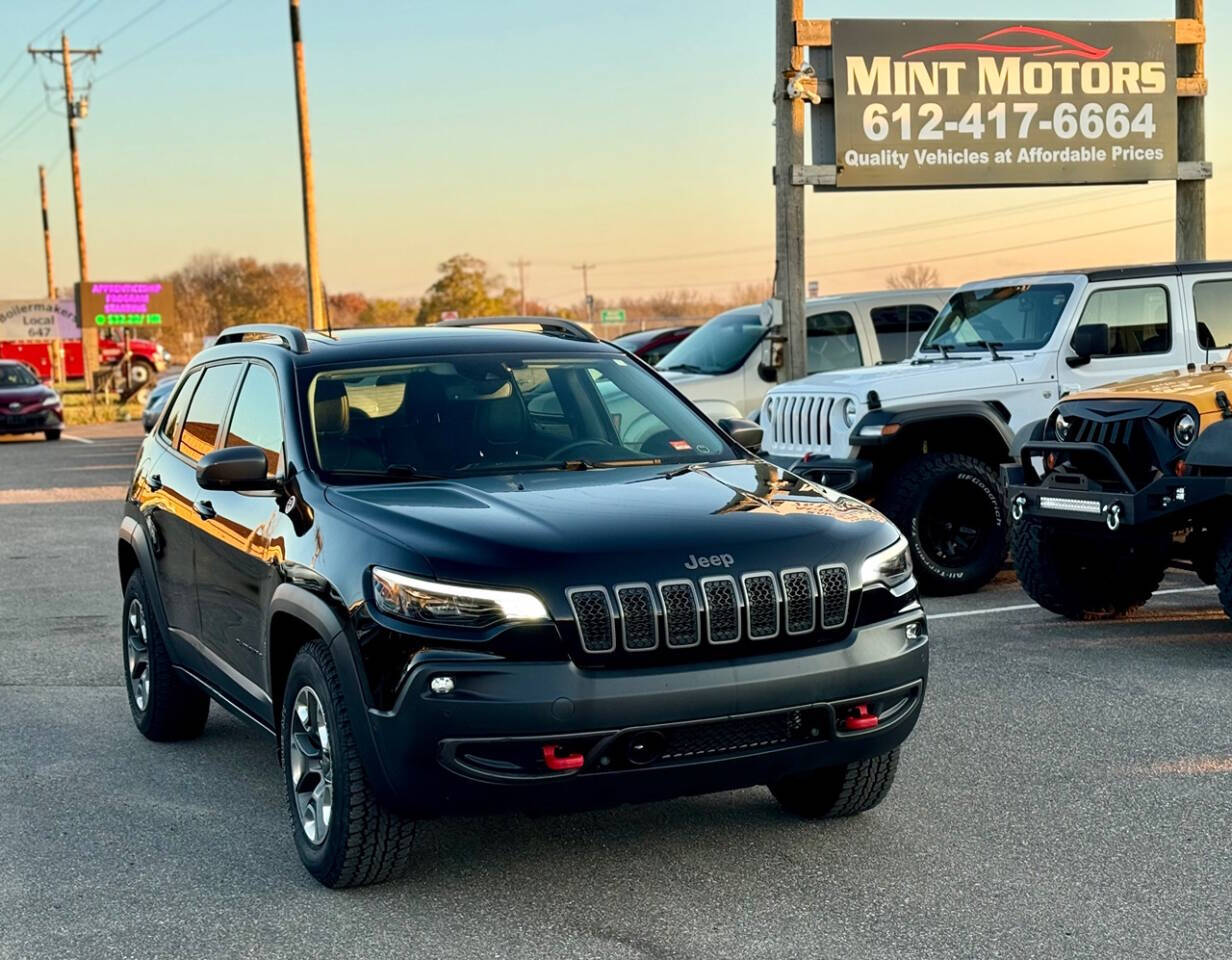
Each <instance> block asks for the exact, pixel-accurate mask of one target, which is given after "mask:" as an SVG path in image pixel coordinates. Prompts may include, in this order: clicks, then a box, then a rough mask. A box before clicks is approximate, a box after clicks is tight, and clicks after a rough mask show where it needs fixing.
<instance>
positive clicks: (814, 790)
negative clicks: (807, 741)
mask: <svg viewBox="0 0 1232 960" xmlns="http://www.w3.org/2000/svg"><path fill="white" fill-rule="evenodd" d="M900 750H901V748H899V747H895V748H894V749H893V750H891V751H890V752H889V753H883V754H881V755H880V756H877V757H869V758H868V759H866V760H857V761H856V762H854V763H846V764H842V765H840V766H837V767H823V768H822V769H820V770H810V771H809V772H807V773H798V774H795V775H793V776H790V777H784V778H783V779H782V780H780V781H778V782H777V783H772V784H770V792H771V793H773V794H774V798H775V799H776V800H778V802H779V805H780V806H782V807H783V809H784V810H786V811H788V812H789V813H794V814H796V816H799V817H804V818H805V819H807V820H829V819H833V818H835V817H850V816H854V815H855V814H857V813H863V812H864V811H865V810H871V809H872V808H873V807H875V806H877V804H879V803H881V801H882V800H884V799H885V798H886V795H887V794H889V792H890V787H892V786H893V785H894V774H895V772H896V771H897V770H898V757H899V753H900Z"/></svg>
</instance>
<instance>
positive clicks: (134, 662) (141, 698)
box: [124, 599, 150, 713]
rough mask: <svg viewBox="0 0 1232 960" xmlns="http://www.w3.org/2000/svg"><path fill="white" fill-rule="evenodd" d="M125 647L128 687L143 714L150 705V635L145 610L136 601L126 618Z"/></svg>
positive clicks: (135, 600)
mask: <svg viewBox="0 0 1232 960" xmlns="http://www.w3.org/2000/svg"><path fill="white" fill-rule="evenodd" d="M124 646H125V651H126V657H125V660H126V663H127V667H128V686H129V689H130V690H132V692H133V702H134V703H136V704H137V709H138V710H140V711H141V712H142V713H144V712H145V709H146V707H148V706H149V704H150V633H149V627H148V626H147V624H146V619H145V608H144V607H143V606H142V605H141V601H140V600H137V599H134V600H133V601H132V602H131V603H129V605H128V614H127V615H126V616H125V618H124Z"/></svg>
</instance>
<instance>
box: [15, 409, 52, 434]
mask: <svg viewBox="0 0 1232 960" xmlns="http://www.w3.org/2000/svg"><path fill="white" fill-rule="evenodd" d="M63 426H64V421H63V420H62V419H61V418H60V414H59V413H57V412H56V411H55V410H54V409H52V408H50V407H39V408H38V409H36V410H34V411H33V412H25V413H3V412H0V433H2V434H15V433H41V432H42V431H44V430H59V429H61V428H62V427H63Z"/></svg>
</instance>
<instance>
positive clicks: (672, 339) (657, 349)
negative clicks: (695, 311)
mask: <svg viewBox="0 0 1232 960" xmlns="http://www.w3.org/2000/svg"><path fill="white" fill-rule="evenodd" d="M696 329H697V327H658V328H656V329H653V330H638V331H636V332H635V333H626V334H625V335H624V336H623V337H617V338H616V339H615V340H613V341H612V343H614V344H616V346H618V347H620V348H621V349H622V350H628V351H629V352H630V353H632V354H635V355H636V356H639V357H641V358H642V359H643V360H645V361H646V362H647V363H648V364H650V365H651V366H652V367H653V366H654V365H655V364H656V363H658V362H659V361H660V360H662V359H663V358H664V357H666V356H667V355H668V354H669V353H671V352H672V350H673V348H675V346H676V344H678V343H679V342H680V341H681V340H684V339H685V338H686V337H688V336H689V334H691V333H692V332H693V331H694V330H696Z"/></svg>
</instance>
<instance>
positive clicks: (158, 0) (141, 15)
mask: <svg viewBox="0 0 1232 960" xmlns="http://www.w3.org/2000/svg"><path fill="white" fill-rule="evenodd" d="M166 2H167V0H154V2H153V3H151V4H150V5H149V6H148V7H146V8H145V9H144V10H142V11H141V12H140V13H139V14H137V15H136V16H135V17H133V18H132V19H131V20H129V21H127V22H126V23H125V24H124V25H123V26H121V27H117V28H116V29H115V30H113V31H111V33H109V34H107V36H105V37H103V39H102V40H100V41H99V42H98V45H99V46H100V47H101V46H102V45H103V44H104V43H108V42H109V41H111V40H114V39H115V38H116V37H118V36H119V35H120V34H122V33H123V32H124V31H125V30H127V29H128V28H129V27H131V26H132V25H133V24H135V23H140V22H141V21H142V20H144V19H145V18H146V17H148V16H149V15H150V14H151V13H153V12H154V11H155V10H157V9H158V8H159V7H161V6H162V5H163V4H164V3H166Z"/></svg>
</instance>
